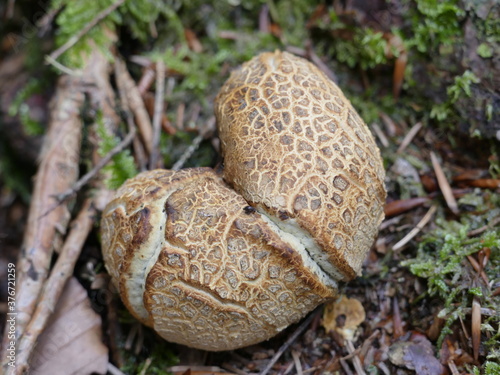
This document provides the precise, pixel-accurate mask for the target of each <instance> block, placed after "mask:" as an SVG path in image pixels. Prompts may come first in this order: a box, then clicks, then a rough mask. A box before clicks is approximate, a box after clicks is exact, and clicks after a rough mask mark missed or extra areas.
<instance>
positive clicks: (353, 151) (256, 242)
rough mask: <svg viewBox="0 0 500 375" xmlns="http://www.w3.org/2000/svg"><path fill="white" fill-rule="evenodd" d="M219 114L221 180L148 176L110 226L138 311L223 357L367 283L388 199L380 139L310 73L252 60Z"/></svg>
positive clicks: (293, 62)
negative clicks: (365, 273) (358, 281)
mask: <svg viewBox="0 0 500 375" xmlns="http://www.w3.org/2000/svg"><path fill="white" fill-rule="evenodd" d="M215 111H216V117H217V125H218V128H219V133H220V138H221V144H222V152H223V157H224V172H223V175H222V176H219V175H217V174H216V173H215V172H214V171H213V170H211V169H209V168H193V169H187V170H181V171H178V172H174V171H168V170H155V171H149V172H144V173H141V174H139V175H138V176H136V177H135V178H133V179H130V180H128V181H127V182H126V183H125V184H124V185H123V186H122V187H121V188H120V189H119V190H118V191H117V193H116V196H115V198H114V200H113V201H111V202H110V203H109V204H108V206H107V207H106V209H105V211H104V213H103V218H102V225H101V228H102V229H101V230H102V247H103V255H104V260H105V263H106V268H107V269H108V271H109V273H110V275H111V277H112V280H113V282H114V284H115V285H116V286H117V288H118V290H119V292H120V295H121V297H122V300H123V302H124V303H125V305H126V306H127V308H128V309H129V310H130V312H131V313H132V314H133V315H134V316H135V317H136V318H137V319H139V320H140V321H141V322H143V323H144V324H146V325H148V326H150V327H153V328H154V330H155V331H156V332H157V333H158V334H159V335H161V336H162V337H164V338H165V339H167V340H169V341H173V342H177V343H181V344H185V345H188V346H191V347H195V348H200V349H205V350H213V351H217V350H230V349H236V348H240V347H243V346H247V345H251V344H255V343H257V342H260V341H263V340H266V339H269V338H270V337H272V336H274V335H275V334H276V333H278V332H279V331H281V330H283V329H284V328H286V327H287V326H288V325H290V324H292V323H294V322H296V321H298V320H299V319H301V318H302V317H303V316H304V315H305V314H307V313H308V312H309V311H311V310H312V309H314V308H315V307H316V306H318V305H319V304H321V303H323V302H324V301H326V300H328V299H331V298H333V297H334V296H335V295H336V293H337V281H339V280H349V279H352V278H353V277H355V276H356V275H357V274H358V273H359V272H360V269H361V264H362V262H363V260H364V258H365V255H366V253H367V251H368V250H369V248H370V246H371V244H372V243H373V240H374V238H375V236H376V234H377V230H378V226H379V224H380V222H381V220H382V218H383V204H384V201H385V189H384V185H383V181H384V170H383V166H382V161H381V158H380V154H379V151H378V148H377V146H376V144H375V142H374V140H373V137H372V136H371V134H370V132H369V130H368V128H367V127H366V125H365V124H364V123H363V121H362V120H361V119H360V118H359V116H358V115H357V113H356V112H355V110H354V109H353V108H352V106H351V104H350V103H349V101H348V100H347V99H346V98H345V97H344V95H343V94H342V92H341V91H340V89H339V88H338V87H337V86H336V85H335V84H334V83H333V82H331V81H330V80H329V79H328V78H327V77H326V76H325V75H324V74H323V73H322V72H321V71H319V70H318V69H317V68H316V67H315V66H314V65H312V64H311V63H309V62H308V61H306V60H304V59H301V58H298V57H295V56H293V55H291V54H288V53H284V52H278V51H277V52H274V53H263V54H261V55H259V56H257V57H255V58H254V59H252V60H251V61H249V62H247V63H246V64H244V65H243V66H242V67H241V68H240V69H238V70H236V71H235V72H233V73H232V74H231V77H230V78H229V79H228V81H227V82H226V83H225V85H224V86H223V88H222V89H221V92H220V93H219V95H218V97H217V99H216V103H215Z"/></svg>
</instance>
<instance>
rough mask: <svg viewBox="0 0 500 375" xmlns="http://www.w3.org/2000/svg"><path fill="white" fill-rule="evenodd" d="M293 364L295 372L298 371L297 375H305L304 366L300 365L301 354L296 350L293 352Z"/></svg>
mask: <svg viewBox="0 0 500 375" xmlns="http://www.w3.org/2000/svg"><path fill="white" fill-rule="evenodd" d="M292 357H293V363H294V364H295V370H297V375H303V372H302V364H301V363H300V354H299V353H298V352H297V351H296V350H292Z"/></svg>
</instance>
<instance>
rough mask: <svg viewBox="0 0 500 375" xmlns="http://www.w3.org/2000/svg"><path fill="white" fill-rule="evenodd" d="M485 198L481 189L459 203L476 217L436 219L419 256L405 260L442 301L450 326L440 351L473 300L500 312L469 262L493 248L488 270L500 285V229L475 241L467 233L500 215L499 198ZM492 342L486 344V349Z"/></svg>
mask: <svg viewBox="0 0 500 375" xmlns="http://www.w3.org/2000/svg"><path fill="white" fill-rule="evenodd" d="M481 194H482V193H481V191H480V190H478V191H476V192H475V193H474V194H471V195H466V196H464V197H463V198H462V199H460V200H459V204H461V205H467V206H468V207H469V208H471V209H473V210H474V212H477V213H478V214H475V215H473V214H467V215H463V216H462V217H461V220H460V221H446V220H444V219H443V218H438V219H437V220H436V229H435V230H433V231H432V232H430V233H428V234H426V235H424V237H423V238H422V241H421V243H420V244H419V247H418V252H417V256H416V257H415V258H414V259H410V260H407V261H405V262H403V265H404V266H407V267H409V269H410V271H411V272H412V273H413V274H415V275H416V276H418V277H422V278H424V279H426V280H427V286H428V289H427V291H426V294H428V295H429V296H437V297H439V298H441V299H442V300H443V303H444V308H443V309H442V310H441V312H440V313H439V317H441V318H444V319H445V320H446V323H445V326H444V329H443V330H442V332H441V335H440V338H439V340H438V347H440V345H441V342H442V340H443V339H444V337H445V335H447V334H450V333H452V330H451V327H452V325H453V324H454V323H455V321H456V320H457V319H459V318H462V319H465V318H466V315H467V314H468V313H469V311H470V306H471V303H472V298H473V297H474V296H476V297H479V299H480V304H481V306H482V307H485V308H490V309H492V310H493V311H498V310H499V309H500V304H499V303H498V301H497V300H495V299H494V298H492V295H491V289H490V288H488V287H487V286H486V285H484V283H481V282H479V281H477V280H478V275H477V272H476V271H475V270H474V269H473V268H472V267H471V266H470V264H469V262H468V260H467V256H469V255H473V254H475V253H477V252H479V251H480V250H482V249H484V248H489V249H490V251H491V256H490V259H489V261H488V265H487V267H486V268H485V272H486V274H487V276H488V278H489V280H491V282H493V283H495V280H496V282H498V281H500V280H499V279H498V277H499V275H498V273H497V270H498V269H499V267H500V254H499V250H500V228H498V227H495V228H488V229H487V230H485V231H484V232H482V233H481V234H480V235H478V236H477V237H470V236H468V233H469V231H471V230H475V229H478V228H482V227H484V226H485V225H487V224H488V223H491V221H492V220H493V219H494V218H495V217H498V216H500V195H498V194H493V193H484V195H481ZM489 322H490V324H492V325H493V326H498V324H499V323H500V319H499V318H498V316H497V317H492V318H491V319H490V321H489ZM482 328H484V327H482ZM493 344H494V343H493V342H488V343H487V342H485V343H484V345H485V346H488V345H490V346H491V345H493ZM488 350H489V349H488Z"/></svg>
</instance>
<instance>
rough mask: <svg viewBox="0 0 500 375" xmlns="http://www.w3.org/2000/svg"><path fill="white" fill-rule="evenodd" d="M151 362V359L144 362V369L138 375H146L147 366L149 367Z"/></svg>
mask: <svg viewBox="0 0 500 375" xmlns="http://www.w3.org/2000/svg"><path fill="white" fill-rule="evenodd" d="M151 362H153V358H151V357H148V358H147V359H146V361H145V362H144V367H143V368H142V370H141V372H140V373H139V375H146V371H147V370H148V368H149V366H151Z"/></svg>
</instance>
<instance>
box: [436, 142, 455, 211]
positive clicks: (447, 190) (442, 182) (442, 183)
mask: <svg viewBox="0 0 500 375" xmlns="http://www.w3.org/2000/svg"><path fill="white" fill-rule="evenodd" d="M431 161H432V166H433V168H434V173H435V174H436V178H437V180H438V185H439V188H440V189H441V192H442V193H443V196H444V199H445V200H446V204H447V205H448V208H449V209H450V210H451V211H452V212H453V213H454V214H455V215H458V213H459V210H458V204H457V201H456V200H455V197H454V196H453V191H452V190H451V186H450V184H449V182H448V180H447V179H446V176H445V174H444V172H443V169H442V168H441V165H440V164H439V161H438V159H437V157H436V154H435V153H434V152H432V151H431Z"/></svg>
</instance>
